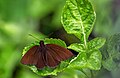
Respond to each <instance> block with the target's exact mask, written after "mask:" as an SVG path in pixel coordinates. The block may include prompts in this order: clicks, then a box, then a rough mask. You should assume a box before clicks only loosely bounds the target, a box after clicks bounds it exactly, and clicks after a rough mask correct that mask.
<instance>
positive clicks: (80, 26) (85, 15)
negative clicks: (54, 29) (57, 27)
mask: <svg viewBox="0 0 120 78" xmlns="http://www.w3.org/2000/svg"><path fill="white" fill-rule="evenodd" d="M61 21H62V24H63V27H64V28H65V30H66V31H67V33H69V34H74V35H75V36H76V37H78V38H79V39H81V40H82V41H83V40H84V38H83V37H85V39H88V36H89V34H90V33H91V31H92V28H93V24H94V21H95V12H94V10H93V8H92V5H91V3H90V2H89V1H88V0H67V1H66V5H65V6H64V9H63V13H62V17H61Z"/></svg>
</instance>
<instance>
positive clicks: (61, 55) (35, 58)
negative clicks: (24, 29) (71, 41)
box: [21, 41, 74, 69]
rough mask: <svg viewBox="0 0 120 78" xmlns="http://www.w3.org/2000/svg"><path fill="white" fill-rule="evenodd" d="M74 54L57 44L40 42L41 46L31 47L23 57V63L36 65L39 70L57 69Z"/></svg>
mask: <svg viewBox="0 0 120 78" xmlns="http://www.w3.org/2000/svg"><path fill="white" fill-rule="evenodd" d="M73 56H74V54H73V53H72V52H71V51H69V50H68V49H66V48H64V47H61V46H59V45H56V44H44V42H43V41H40V43H39V45H35V46H33V47H31V48H30V49H29V50H28V51H27V52H26V54H25V55H24V56H23V57H22V59H21V63H22V64H25V65H34V66H36V67H37V68H38V69H42V68H44V67H46V66H47V67H53V68H54V67H56V66H57V65H58V64H59V63H60V62H61V61H63V60H67V59H69V58H71V57H73Z"/></svg>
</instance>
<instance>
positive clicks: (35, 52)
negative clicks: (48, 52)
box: [21, 45, 45, 69]
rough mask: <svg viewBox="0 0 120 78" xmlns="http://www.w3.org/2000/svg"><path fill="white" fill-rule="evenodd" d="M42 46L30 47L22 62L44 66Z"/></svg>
mask: <svg viewBox="0 0 120 78" xmlns="http://www.w3.org/2000/svg"><path fill="white" fill-rule="evenodd" d="M40 51H41V48H40V47H39V46H38V45H36V46H33V47H32V48H30V49H29V50H28V51H27V53H26V54H25V55H24V56H23V57H22V59H21V63H22V64H26V65H35V66H36V67H37V68H40V69H41V68H43V67H44V66H45V62H44V60H43V55H42V54H43V53H42V52H40Z"/></svg>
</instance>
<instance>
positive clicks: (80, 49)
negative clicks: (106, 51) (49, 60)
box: [68, 43, 84, 52]
mask: <svg viewBox="0 0 120 78" xmlns="http://www.w3.org/2000/svg"><path fill="white" fill-rule="evenodd" d="M68 49H72V50H75V51H76V52H83V51H84V44H80V43H73V44H71V45H70V46H68Z"/></svg>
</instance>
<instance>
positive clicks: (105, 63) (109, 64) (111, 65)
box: [102, 57, 117, 71]
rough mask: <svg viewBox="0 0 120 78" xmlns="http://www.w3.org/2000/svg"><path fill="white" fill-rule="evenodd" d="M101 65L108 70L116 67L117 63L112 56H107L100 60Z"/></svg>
mask: <svg viewBox="0 0 120 78" xmlns="http://www.w3.org/2000/svg"><path fill="white" fill-rule="evenodd" d="M102 64H103V67H104V68H106V69H107V70H109V71H113V70H114V69H116V68H117V64H116V63H115V62H114V60H113V59H112V58H110V57H109V58H108V59H106V60H104V61H103V62H102Z"/></svg>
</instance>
